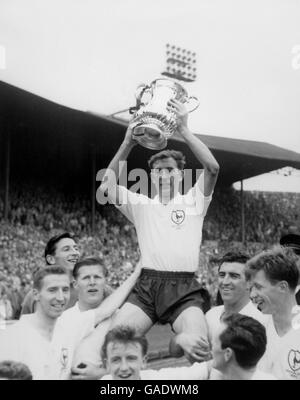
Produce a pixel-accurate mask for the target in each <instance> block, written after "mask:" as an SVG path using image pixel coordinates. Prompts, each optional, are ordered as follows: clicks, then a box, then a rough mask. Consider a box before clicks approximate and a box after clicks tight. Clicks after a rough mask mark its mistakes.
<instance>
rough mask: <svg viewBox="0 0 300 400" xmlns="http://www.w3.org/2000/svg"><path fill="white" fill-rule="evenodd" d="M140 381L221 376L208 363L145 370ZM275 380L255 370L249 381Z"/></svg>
mask: <svg viewBox="0 0 300 400" xmlns="http://www.w3.org/2000/svg"><path fill="white" fill-rule="evenodd" d="M140 377H141V380H143V381H147V380H179V381H189V380H200V381H202V380H222V374H221V373H220V372H219V371H217V370H216V369H211V368H209V363H207V362H202V363H197V362H196V363H194V364H193V365H191V366H190V367H177V368H162V369H160V370H157V371H156V370H151V369H148V370H147V369H146V370H142V371H141V372H140ZM275 379H276V378H275V377H274V376H273V375H271V374H268V373H265V372H262V371H260V370H258V369H257V370H256V371H255V372H254V374H253V375H252V377H251V380H275ZM101 380H112V376H111V375H104V376H103V377H102V378H101Z"/></svg>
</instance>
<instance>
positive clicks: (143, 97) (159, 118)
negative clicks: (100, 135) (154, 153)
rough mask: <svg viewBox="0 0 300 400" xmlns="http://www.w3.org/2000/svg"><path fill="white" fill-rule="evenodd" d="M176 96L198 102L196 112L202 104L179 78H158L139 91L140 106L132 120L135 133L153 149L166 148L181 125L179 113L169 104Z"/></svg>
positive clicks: (178, 98) (143, 144)
mask: <svg viewBox="0 0 300 400" xmlns="http://www.w3.org/2000/svg"><path fill="white" fill-rule="evenodd" d="M171 99H176V100H178V101H180V102H182V103H190V102H192V101H194V103H195V104H194V106H193V107H192V108H191V109H190V110H189V112H192V111H194V110H196V108H198V106H199V101H198V99H197V98H196V97H195V96H188V93H187V91H186V89H185V88H184V87H183V86H182V85H181V84H180V83H179V82H178V81H177V80H175V79H171V78H165V77H162V78H158V79H155V80H154V81H153V82H151V84H150V85H144V84H143V85H140V86H139V87H138V88H137V91H136V107H135V110H136V111H135V113H134V116H133V119H132V121H131V123H130V126H131V128H132V135H133V137H134V138H135V140H136V141H137V142H138V143H139V144H141V145H142V146H144V147H146V148H148V149H151V150H161V149H163V148H165V147H166V145H167V139H169V138H170V137H171V136H172V135H173V134H174V133H175V132H176V128H177V124H176V115H175V113H174V112H172V111H170V110H169V109H168V107H167V104H168V101H169V100H171Z"/></svg>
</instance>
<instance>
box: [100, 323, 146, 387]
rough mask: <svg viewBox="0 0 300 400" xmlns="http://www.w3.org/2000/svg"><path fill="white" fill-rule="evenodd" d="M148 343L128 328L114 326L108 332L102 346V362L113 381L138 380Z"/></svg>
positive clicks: (144, 361) (143, 337)
mask: <svg viewBox="0 0 300 400" xmlns="http://www.w3.org/2000/svg"><path fill="white" fill-rule="evenodd" d="M147 350H148V342H147V339H146V338H145V336H138V335H137V334H136V331H135V330H134V329H133V328H131V327H129V326H116V327H115V328H114V329H112V330H111V331H109V332H108V333H107V334H106V336H105V340H104V343H103V346H102V361H103V363H104V365H105V366H106V368H107V371H108V373H109V374H111V376H112V379H114V380H122V379H125V380H136V379H140V371H141V370H142V369H143V368H144V367H145V365H146V354H147Z"/></svg>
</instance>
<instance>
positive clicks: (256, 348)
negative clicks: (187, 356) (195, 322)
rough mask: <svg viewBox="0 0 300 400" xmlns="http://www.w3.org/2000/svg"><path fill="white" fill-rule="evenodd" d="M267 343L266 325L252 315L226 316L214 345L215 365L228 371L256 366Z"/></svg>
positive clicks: (224, 371)
mask: <svg viewBox="0 0 300 400" xmlns="http://www.w3.org/2000/svg"><path fill="white" fill-rule="evenodd" d="M266 345H267V337H266V330H265V327H264V326H263V325H262V324H261V323H260V322H258V321H257V320H256V319H254V318H252V317H248V316H245V315H242V314H233V315H231V316H230V317H228V318H226V319H225V320H224V321H223V323H222V325H221V327H220V329H219V332H218V333H217V334H216V335H215V337H214V339H213V345H212V354H213V367H214V368H216V369H218V370H219V371H221V372H222V373H226V372H228V371H230V368H232V367H233V366H234V367H239V368H242V369H245V370H249V369H251V368H254V367H255V366H256V364H257V363H258V361H259V360H260V359H261V357H262V356H263V354H264V352H265V350H266Z"/></svg>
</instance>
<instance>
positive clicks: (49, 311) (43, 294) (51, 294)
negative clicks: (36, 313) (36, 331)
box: [34, 275, 70, 319]
mask: <svg viewBox="0 0 300 400" xmlns="http://www.w3.org/2000/svg"><path fill="white" fill-rule="evenodd" d="M34 297H35V300H36V301H37V308H38V309H40V310H41V311H42V313H43V314H44V315H46V316H47V317H48V318H51V319H56V318H58V317H59V316H60V315H61V314H62V313H63V311H64V310H65V308H66V306H67V304H68V302H69V299H70V278H69V277H68V275H47V276H45V277H44V278H43V280H42V282H41V288H40V289H34Z"/></svg>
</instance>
